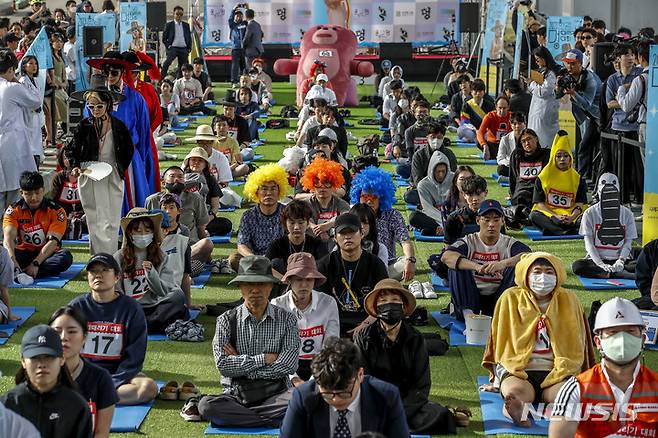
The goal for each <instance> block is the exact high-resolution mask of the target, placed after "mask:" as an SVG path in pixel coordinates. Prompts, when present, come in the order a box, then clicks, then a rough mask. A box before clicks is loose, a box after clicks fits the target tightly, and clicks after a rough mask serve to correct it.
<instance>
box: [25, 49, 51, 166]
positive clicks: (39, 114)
mask: <svg viewBox="0 0 658 438" xmlns="http://www.w3.org/2000/svg"><path fill="white" fill-rule="evenodd" d="M38 75H39V61H38V60H37V58H36V57H34V56H32V55H26V56H24V57H23V59H21V65H20V79H19V82H20V83H21V84H23V85H25V86H26V87H28V88H36V89H37V91H39V85H38V84H37V82H36V80H35V79H34V78H35V77H37V76H38ZM39 92H40V91H39ZM23 115H24V116H25V125H26V126H27V127H28V130H29V136H30V143H29V145H30V148H31V150H32V155H33V156H34V162H35V163H36V165H37V169H38V168H39V165H40V164H41V161H42V160H43V159H44V158H45V156H44V154H43V135H42V134H41V127H42V126H43V124H44V122H45V120H46V118H45V117H44V115H43V109H42V108H41V107H39V108H37V109H36V110H32V109H27V108H25V109H23Z"/></svg>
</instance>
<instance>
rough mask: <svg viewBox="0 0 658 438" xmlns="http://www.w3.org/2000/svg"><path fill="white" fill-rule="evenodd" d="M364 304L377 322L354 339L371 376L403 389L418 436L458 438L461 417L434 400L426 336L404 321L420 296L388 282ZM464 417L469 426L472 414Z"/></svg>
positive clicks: (462, 420)
mask: <svg viewBox="0 0 658 438" xmlns="http://www.w3.org/2000/svg"><path fill="white" fill-rule="evenodd" d="M364 306H365V308H366V312H368V314H369V315H370V316H372V317H373V318H377V322H376V323H374V324H371V325H369V326H368V327H366V328H365V329H363V330H361V331H360V332H359V333H358V334H357V335H356V337H355V339H354V343H355V344H356V346H357V347H359V349H360V350H361V354H362V356H363V359H364V368H365V373H366V374H367V375H369V376H373V377H376V378H378V379H381V380H383V381H385V382H388V383H391V384H393V385H395V386H397V388H398V389H399V390H400V397H401V398H402V404H403V405H404V410H405V414H406V417H407V424H408V425H409V428H410V429H411V432H412V433H418V434H441V435H443V434H448V433H452V434H454V433H455V432H456V428H455V426H456V424H455V423H456V421H455V420H456V419H455V415H453V414H452V413H451V412H450V411H448V409H446V408H445V407H443V406H441V405H438V404H436V403H434V402H431V401H429V392H430V387H431V386H432V382H431V376H430V367H429V355H428V352H427V347H426V346H425V340H424V339H423V335H421V334H420V332H419V331H418V330H416V329H415V328H414V327H413V326H412V325H411V324H410V323H409V322H408V321H405V319H404V318H408V317H409V315H411V314H412V313H413V311H414V310H415V308H416V298H415V297H414V296H413V294H412V293H411V292H409V291H408V290H407V289H405V288H404V287H403V286H402V285H401V284H400V282H398V281H397V280H393V279H390V278H387V279H384V280H381V281H380V282H378V283H377V284H376V285H375V288H374V289H373V290H372V292H370V293H369V294H368V296H366V299H365V300H364ZM459 415H460V420H461V422H460V423H461V424H464V423H465V424H468V416H466V414H463V413H460V414H459Z"/></svg>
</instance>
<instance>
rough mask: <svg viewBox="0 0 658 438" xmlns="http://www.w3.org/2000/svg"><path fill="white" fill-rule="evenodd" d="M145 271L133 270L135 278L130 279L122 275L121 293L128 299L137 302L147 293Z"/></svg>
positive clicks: (126, 275) (125, 274)
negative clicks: (130, 298) (131, 298)
mask: <svg viewBox="0 0 658 438" xmlns="http://www.w3.org/2000/svg"><path fill="white" fill-rule="evenodd" d="M146 275H147V274H146V271H144V269H142V268H140V269H135V276H134V277H132V278H131V277H130V276H129V275H128V274H127V273H124V274H123V291H124V293H125V294H126V295H128V296H129V297H133V298H134V299H136V300H138V299H140V298H141V297H143V296H144V295H145V294H146V293H147V292H148V291H149V286H148V281H147V279H146Z"/></svg>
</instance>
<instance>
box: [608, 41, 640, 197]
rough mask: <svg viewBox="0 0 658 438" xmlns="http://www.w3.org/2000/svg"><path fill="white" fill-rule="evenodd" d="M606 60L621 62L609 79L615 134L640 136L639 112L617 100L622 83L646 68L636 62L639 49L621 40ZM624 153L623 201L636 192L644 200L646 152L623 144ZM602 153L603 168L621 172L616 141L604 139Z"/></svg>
mask: <svg viewBox="0 0 658 438" xmlns="http://www.w3.org/2000/svg"><path fill="white" fill-rule="evenodd" d="M606 61H613V62H615V63H618V70H617V72H616V73H614V74H612V75H610V77H609V78H608V80H607V87H606V92H605V100H606V104H607V108H608V110H609V112H610V113H611V114H612V120H611V123H610V126H609V129H608V130H609V132H610V133H612V134H618V135H622V136H623V137H626V138H630V139H633V140H637V139H638V130H639V123H638V120H637V119H638V117H637V112H635V114H633V111H631V112H626V111H624V110H623V109H622V108H621V106H620V105H619V102H618V101H617V90H618V89H619V88H620V87H622V88H623V87H624V86H625V85H626V84H628V85H629V86H630V84H631V83H632V82H633V80H634V79H635V78H636V77H638V76H639V75H640V74H641V73H642V68H641V67H636V66H635V50H634V49H633V46H631V45H630V44H618V45H617V46H616V47H615V50H614V51H613V53H612V54H611V55H610V57H608V59H606ZM623 154H624V172H623V177H624V178H623V180H622V181H621V184H620V185H621V201H622V203H624V204H626V203H628V202H630V196H631V194H633V195H635V201H636V202H641V199H642V191H643V181H644V178H643V166H642V156H641V155H640V151H639V149H637V148H634V147H630V146H625V147H623ZM601 156H602V160H603V165H602V166H601V168H602V169H603V170H604V171H606V172H614V173H615V174H617V175H619V174H620V172H619V169H618V168H617V166H618V165H619V163H616V151H615V150H614V143H612V142H605V144H604V143H602V144H601Z"/></svg>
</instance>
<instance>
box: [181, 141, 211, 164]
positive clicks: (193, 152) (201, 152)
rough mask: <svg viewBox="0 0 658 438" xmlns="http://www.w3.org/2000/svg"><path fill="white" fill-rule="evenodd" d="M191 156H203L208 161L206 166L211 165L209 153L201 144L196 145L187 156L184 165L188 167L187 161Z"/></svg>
mask: <svg viewBox="0 0 658 438" xmlns="http://www.w3.org/2000/svg"><path fill="white" fill-rule="evenodd" d="M190 158H202V159H203V160H205V162H206V167H210V162H209V161H208V154H207V153H206V150H205V149H204V148H202V147H201V146H197V147H194V148H192V149H191V150H190V152H189V153H188V154H187V155H186V156H185V159H184V160H183V167H185V168H186V167H188V165H187V163H188V162H189V161H190Z"/></svg>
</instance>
